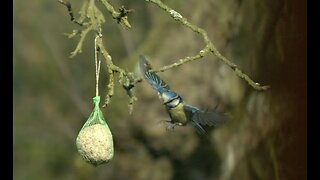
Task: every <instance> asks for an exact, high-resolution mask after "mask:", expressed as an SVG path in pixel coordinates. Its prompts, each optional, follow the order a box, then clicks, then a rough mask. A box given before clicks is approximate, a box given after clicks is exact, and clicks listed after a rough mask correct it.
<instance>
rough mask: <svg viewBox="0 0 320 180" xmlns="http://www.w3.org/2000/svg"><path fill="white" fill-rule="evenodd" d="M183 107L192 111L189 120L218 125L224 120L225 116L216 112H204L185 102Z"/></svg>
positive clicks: (201, 123)
mask: <svg viewBox="0 0 320 180" xmlns="http://www.w3.org/2000/svg"><path fill="white" fill-rule="evenodd" d="M184 106H185V109H187V110H189V111H191V112H192V114H193V115H192V118H191V120H192V121H194V122H196V123H199V124H200V125H208V126H218V125H220V124H222V123H224V122H225V120H226V117H225V116H224V115H223V114H221V113H218V112H210V111H208V112H206V111H202V110H200V109H199V108H197V107H194V106H191V105H188V104H185V105H184Z"/></svg>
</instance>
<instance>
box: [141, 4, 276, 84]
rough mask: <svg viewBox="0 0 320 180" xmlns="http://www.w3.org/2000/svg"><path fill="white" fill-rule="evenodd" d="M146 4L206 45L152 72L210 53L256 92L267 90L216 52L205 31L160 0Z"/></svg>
mask: <svg viewBox="0 0 320 180" xmlns="http://www.w3.org/2000/svg"><path fill="white" fill-rule="evenodd" d="M145 1H147V2H152V3H154V4H156V5H158V6H159V7H160V8H161V9H163V10H164V11H166V12H168V13H169V14H170V16H171V17H172V18H173V19H174V20H176V21H178V22H180V23H182V24H183V25H184V26H186V27H188V28H189V29H191V30H192V31H194V32H196V33H199V34H200V35H201V36H202V37H203V40H204V42H205V43H206V48H204V49H203V50H201V51H200V52H199V53H198V54H197V55H195V56H192V57H186V58H184V59H180V60H178V62H176V63H173V64H171V65H167V66H164V67H162V68H160V69H157V70H154V72H159V71H161V72H163V71H165V70H168V69H171V68H174V67H177V66H180V65H182V64H184V63H186V62H189V61H193V60H199V59H201V58H202V57H204V56H206V55H208V53H209V52H211V53H212V54H213V55H215V56H216V57H217V58H218V59H219V60H221V61H222V62H223V63H225V64H226V65H228V66H229V67H230V68H231V69H232V70H233V71H234V72H235V73H236V75H237V76H238V77H240V78H242V79H244V80H245V81H246V82H247V83H248V84H249V85H250V86H251V87H253V88H254V89H256V90H267V89H268V88H269V87H270V86H261V85H260V84H259V83H256V82H254V81H253V80H252V79H251V78H250V77H249V76H248V75H246V74H245V73H243V72H242V71H241V70H240V69H239V68H238V67H237V65H236V64H234V63H233V62H231V61H230V60H228V59H227V58H226V57H224V56H223V55H221V53H220V52H219V51H218V50H217V48H216V47H215V46H214V45H213V43H212V42H211V41H210V39H209V37H208V34H207V32H206V31H205V30H203V29H201V28H199V27H197V26H196V25H193V24H191V23H190V22H189V21H188V20H187V19H186V18H184V17H183V16H182V15H181V14H180V13H178V12H176V11H175V10H173V9H172V8H170V7H168V6H167V5H166V4H164V3H163V2H162V1H161V0H145Z"/></svg>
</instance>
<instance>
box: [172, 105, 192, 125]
mask: <svg viewBox="0 0 320 180" xmlns="http://www.w3.org/2000/svg"><path fill="white" fill-rule="evenodd" d="M169 113H170V114H171V117H172V120H173V121H175V122H179V123H182V124H183V125H185V124H187V121H188V119H187V114H186V113H185V111H184V108H183V105H182V103H181V104H179V105H178V106H176V107H174V108H171V109H170V110H169Z"/></svg>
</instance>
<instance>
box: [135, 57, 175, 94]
mask: <svg viewBox="0 0 320 180" xmlns="http://www.w3.org/2000/svg"><path fill="white" fill-rule="evenodd" d="M150 69H151V67H150V64H149V62H148V61H147V60H146V58H145V56H142V55H140V71H141V73H142V74H143V76H144V77H145V79H146V80H147V81H148V82H149V84H150V85H151V86H152V87H153V88H154V89H155V90H157V91H158V92H160V93H162V92H163V91H167V90H170V88H169V86H168V85H167V84H166V83H165V82H164V81H163V80H161V79H160V77H159V76H158V75H157V74H155V73H153V72H150V71H149V70H150Z"/></svg>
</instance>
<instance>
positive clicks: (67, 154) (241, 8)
mask: <svg viewBox="0 0 320 180" xmlns="http://www.w3.org/2000/svg"><path fill="white" fill-rule="evenodd" d="M70 2H71V3H72V5H73V9H74V11H75V16H76V17H78V14H77V13H76V12H78V11H79V9H80V7H81V4H82V1H72V0H71V1H70ZM164 2H165V3H167V4H168V5H169V6H170V7H172V8H173V9H175V10H176V11H177V12H180V13H181V14H182V15H183V16H184V17H186V18H187V19H188V20H189V21H190V22H192V23H194V24H195V25H198V26H199V27H201V28H203V29H205V30H206V31H207V32H208V35H209V37H210V39H211V41H212V42H213V43H214V44H215V46H216V47H217V49H218V50H219V51H220V52H221V53H222V54H223V55H225V56H226V57H227V58H229V59H230V60H232V61H233V62H234V63H236V64H237V65H238V66H239V67H240V69H242V70H243V71H244V72H245V73H247V74H248V75H249V76H250V77H251V78H252V79H253V80H254V81H256V82H259V83H261V84H266V85H271V88H270V89H269V90H267V91H265V92H260V91H255V90H254V89H253V88H251V87H250V86H248V85H247V84H246V82H244V81H243V80H242V79H240V78H238V77H237V76H236V75H235V74H234V72H233V71H232V70H231V69H230V68H229V67H228V66H226V65H225V64H223V63H222V62H221V61H219V60H218V59H217V58H216V57H214V56H213V55H209V56H207V57H205V58H203V59H202V60H200V61H194V62H191V63H187V64H185V65H183V66H180V67H178V68H175V69H171V70H168V71H166V72H163V73H159V75H160V76H161V77H162V78H163V79H164V80H165V81H166V82H167V83H168V84H169V85H170V86H171V88H172V89H174V90H175V91H177V92H178V93H180V95H181V96H182V97H183V98H184V99H185V101H187V102H188V103H189V104H192V105H194V106H197V107H200V108H202V109H214V107H215V106H216V105H218V110H219V111H221V112H227V113H229V114H231V117H232V118H231V120H230V121H229V122H228V123H226V124H224V125H223V126H220V127H217V128H210V127H209V128H206V130H207V131H208V133H207V135H206V136H204V137H201V136H199V135H198V134H197V133H196V131H195V129H194V128H193V127H191V126H186V127H177V128H175V129H174V130H173V131H167V130H166V124H164V123H159V121H160V120H163V119H168V118H169V117H168V115H167V114H166V112H165V109H164V107H163V105H162V103H161V102H160V101H159V99H158V97H157V95H156V93H155V92H154V91H153V90H152V89H151V87H150V86H149V85H148V84H147V83H146V82H142V83H140V84H138V86H137V87H136V88H135V89H134V91H135V94H136V96H137V97H138V101H136V103H135V104H134V109H133V113H132V114H131V115H130V114H129V113H128V106H127V105H128V103H129V98H128V97H127V95H126V93H125V91H124V90H123V89H122V88H121V86H119V85H118V84H117V86H116V89H115V95H114V97H113V98H112V101H111V104H110V105H109V106H108V107H107V108H104V109H102V111H103V113H104V116H105V118H106V119H107V121H108V125H109V127H110V128H111V131H112V133H113V138H114V144H115V156H114V158H113V160H112V161H110V162H109V163H108V164H105V165H101V166H99V167H93V166H92V165H90V164H87V163H86V162H85V161H83V160H82V159H81V157H80V155H79V154H78V152H77V149H76V146H75V139H76V137H77V134H78V132H79V130H80V129H81V127H82V125H83V124H84V122H85V121H86V120H87V118H88V117H89V115H90V113H91V111H92V110H93V104H92V98H93V97H94V95H95V73H94V59H93V45H94V44H93V36H94V34H93V33H90V34H89V35H88V37H87V39H86V40H85V42H84V46H83V51H82V53H81V54H79V55H77V56H76V57H75V58H73V59H70V58H68V56H69V55H70V52H71V51H73V50H74V49H75V47H76V44H77V42H78V40H79V39H78V37H77V38H73V39H68V38H67V37H66V36H65V35H64V33H71V32H72V30H73V29H76V28H78V27H77V25H75V24H73V23H71V21H70V17H69V15H68V13H67V10H66V8H65V7H64V6H62V5H61V4H59V3H58V2H57V1H44V0H33V1H23V0H15V1H14V46H13V47H14V82H13V83H14V87H13V90H14V131H13V132H14V142H13V143H14V157H13V160H14V162H13V165H14V169H13V170H14V179H17V180H25V179H26V180H28V179H32V180H37V179H40V180H43V179H46V180H50V179H54V180H56V179H59V180H72V179H77V180H86V179H97V180H103V179H115V180H117V179H119V180H126V179H130V180H132V179H134V180H144V179H146V180H173V179H184V180H185V179H197V180H207V179H208V180H209V179H210V180H211V179H217V180H238V179H240V180H242V179H244V180H247V179H249V180H251V179H253V180H255V179H262V180H269V179H275V180H280V179H281V180H286V179H288V180H289V179H290V180H295V179H299V180H301V179H306V178H307V175H306V169H307V165H306V161H307V160H306V156H307V152H306V149H307V146H306V145H307V142H306V139H307V138H306V131H307V130H306V124H307V115H306V109H307V105H306V102H307V100H306V97H307V93H306V90H307V86H306V85H307V81H306V70H307V68H306V62H307V55H306V36H307V35H306V29H307V28H306V2H304V1H298V0H293V1H289V0H175V1H169V0H164ZM110 3H111V4H113V5H114V7H115V8H116V9H117V8H118V7H120V6H121V5H124V6H125V7H126V8H127V9H134V10H135V11H134V13H132V14H130V15H129V21H130V23H131V25H132V29H131V30H129V31H127V30H124V29H122V27H120V26H119V25H117V24H116V23H115V22H114V21H113V19H112V18H111V17H110V15H109V14H108V12H107V11H106V10H105V9H104V7H103V6H101V5H100V4H99V2H97V4H98V7H99V8H100V10H101V11H102V12H104V14H105V17H106V23H105V24H104V25H103V36H104V45H105V47H106V48H107V50H108V51H109V53H110V55H111V56H112V57H113V61H114V63H115V64H116V65H118V66H120V67H122V68H124V69H126V70H128V71H133V72H134V73H136V75H137V76H140V74H139V71H138V66H137V63H138V55H139V54H144V55H147V56H148V57H149V58H150V61H151V63H152V64H153V66H154V67H161V66H163V65H167V64H170V63H173V62H174V61H175V60H177V59H179V58H183V57H186V56H192V55H194V54H196V53H198V52H199V50H201V49H202V48H203V47H204V43H203V41H202V37H201V36H199V35H197V34H195V33H194V32H192V31H191V30H189V29H187V28H186V27H184V26H182V25H181V24H178V23H177V22H175V21H174V20H173V19H172V18H171V17H170V16H169V15H168V14H166V13H165V12H164V11H162V10H161V9H160V8H158V7H157V6H156V5H154V4H151V3H147V2H145V1H143V0H140V1H129V0H112V1H110ZM107 82H108V76H107V73H106V64H105V62H104V61H103V63H102V72H101V76H100V92H101V94H100V95H101V96H102V98H104V97H105V94H106V83H107Z"/></svg>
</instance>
